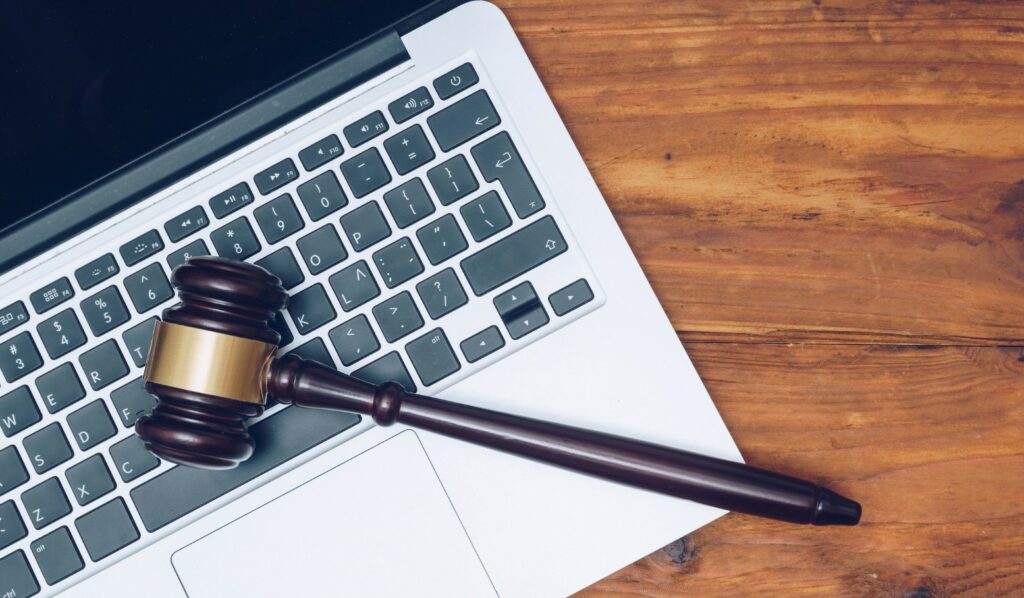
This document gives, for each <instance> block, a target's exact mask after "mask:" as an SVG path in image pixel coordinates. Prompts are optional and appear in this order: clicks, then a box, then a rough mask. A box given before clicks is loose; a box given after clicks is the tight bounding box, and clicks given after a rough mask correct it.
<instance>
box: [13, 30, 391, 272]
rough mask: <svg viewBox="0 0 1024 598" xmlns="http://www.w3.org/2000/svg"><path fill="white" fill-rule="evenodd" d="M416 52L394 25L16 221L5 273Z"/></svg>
mask: <svg viewBox="0 0 1024 598" xmlns="http://www.w3.org/2000/svg"><path fill="white" fill-rule="evenodd" d="M409 59H410V58H409V54H408V52H407V51H406V48H405V44H404V43H402V39H401V37H399V35H398V33H396V32H395V31H393V30H392V31H389V32H386V33H383V34H381V35H380V36H378V37H375V38H372V39H371V40H368V41H364V42H362V43H360V44H359V45H357V46H354V47H351V48H348V49H346V50H344V51H343V52H340V53H339V54H337V55H335V56H334V57H332V58H328V59H326V60H324V61H322V62H320V63H319V64H317V65H314V66H313V67H310V68H309V69H306V70H305V71H303V72H301V73H299V74H298V75H296V76H294V77H292V78H290V79H288V80H287V81H285V82H283V83H281V84H279V85H277V86H275V87H273V88H271V89H270V90H268V91H266V92H264V93H262V94H260V95H259V96H256V97H255V98H253V99H251V100H249V101H247V102H245V103H244V104H242V105H240V106H238V107H236V108H235V109H233V110H230V111H228V112H225V113H224V114H222V115H220V116H218V117H216V118H214V119H212V120H211V121H209V122H207V123H206V124H204V125H201V126H199V127H197V128H195V129H193V130H192V131H190V132H189V133H186V134H184V135H182V136H181V137H178V138H177V139H175V140H173V141H171V142H169V143H167V144H165V145H163V146H161V147H159V148H157V149H156V150H153V151H152V152H149V153H148V154H146V155H144V156H142V157H140V158H139V159H137V160H135V161H133V162H131V163H129V164H127V165H126V166H124V167H122V168H120V169H118V170H116V171H114V172H113V173H111V174H110V175H108V176H106V177H104V178H103V179H100V180H98V181H96V182H94V183H92V184H90V185H89V186H87V187H84V188H82V189H80V190H79V191H77V192H75V193H74V194H72V195H70V196H68V197H66V198H65V199H63V200H62V201H61V202H60V203H58V204H57V205H55V206H52V207H50V208H48V209H46V210H45V211H43V212H39V213H36V214H34V215H32V216H30V217H29V218H26V219H25V220H23V221H22V222H20V223H18V224H16V225H14V226H12V227H11V228H10V229H9V230H8V231H7V232H6V233H4V235H3V236H0V274H3V273H5V272H7V271H9V270H11V269H13V268H14V267H16V266H18V265H19V264H21V263H23V262H25V261H27V260H29V259H31V258H32V257H34V256H36V255H39V254H41V253H44V252H46V251H48V250H50V249H52V248H53V247H55V246H56V245H57V244H59V243H60V242H62V241H64V240H66V239H68V238H69V237H72V236H74V235H76V234H78V233H79V232H81V231H83V230H85V229H86V228H87V227H89V226H92V225H94V224H96V223H98V222H101V221H103V220H105V219H107V218H110V217H111V216H113V215H114V214H116V213H118V212H119V211H121V210H124V209H125V208H128V207H130V206H131V205H133V204H134V203H137V202H138V201H141V200H143V199H145V198H146V197H148V196H150V195H152V194H153V193H155V192H157V191H159V190H160V189H162V188H164V187H167V186H169V185H171V184H173V183H175V182H176V181H179V180H181V179H183V178H185V177H187V176H188V175H190V174H191V173H193V172H195V171H197V170H199V169H201V168H203V167H204V166H207V165H209V164H210V163H211V162H213V161H215V160H217V159H219V158H222V157H224V156H226V155H228V154H230V153H231V152H233V151H235V150H237V149H238V148H240V147H242V146H244V145H246V144H248V143H251V142H252V141H255V140H256V139H259V138H260V137H262V136H264V135H266V134H267V133H270V132H271V131H273V130H275V129H277V128H279V127H281V126H282V125H284V124H286V123H288V122H289V121H292V120H294V119H296V118H298V117H300V116H302V115H303V114H305V113H307V112H309V111H311V110H313V109H315V108H316V107H318V106H320V105H322V104H324V103H326V102H328V101H330V100H331V99H333V98H335V97H337V96H339V95H342V94H343V93H345V92H346V91H348V90H350V89H353V88H355V87H358V86H359V85H361V84H363V83H365V82H367V81H369V80H371V79H373V78H374V77H377V76H379V75H381V74H382V73H384V72H386V71H388V70H391V69H393V68H395V67H396V66H398V65H400V64H402V63H403V62H405V61H408V60H409Z"/></svg>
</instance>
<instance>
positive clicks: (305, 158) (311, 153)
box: [299, 135, 345, 171]
mask: <svg viewBox="0 0 1024 598" xmlns="http://www.w3.org/2000/svg"><path fill="white" fill-rule="evenodd" d="M343 153H345V149H344V148H343V147H342V146H341V140H340V139H338V136H337V135H328V136H327V137H324V138H323V139H321V140H320V141H317V142H316V143H314V144H313V145H311V146H309V147H307V148H305V149H303V150H302V151H300V152H299V162H302V167H303V168H305V169H306V170H307V171H310V170H313V169H315V168H318V167H320V166H323V165H324V164H327V163H328V162H330V161H331V160H333V159H335V158H337V157H338V156H340V155H341V154H343Z"/></svg>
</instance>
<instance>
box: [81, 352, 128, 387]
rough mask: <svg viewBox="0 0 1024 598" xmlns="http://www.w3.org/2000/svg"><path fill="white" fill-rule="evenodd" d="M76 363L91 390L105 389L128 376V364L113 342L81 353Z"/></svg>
mask: <svg viewBox="0 0 1024 598" xmlns="http://www.w3.org/2000/svg"><path fill="white" fill-rule="evenodd" d="M78 362H79V363H80V364H81V365H82V371H84V372H85V379H86V381H88V382H89V386H91V387H92V389H93V390H100V389H101V388H105V387H106V386H108V385H110V384H113V383H114V382H116V381H118V380H120V379H121V378H124V377H125V376H127V375H128V364H126V363H125V362H124V357H122V356H121V350H120V349H118V348H117V343H115V342H114V341H113V340H109V341H107V342H105V343H103V344H102V345H100V346H98V347H95V348H93V349H89V350H88V351H86V352H85V353H82V356H81V357H79V358H78Z"/></svg>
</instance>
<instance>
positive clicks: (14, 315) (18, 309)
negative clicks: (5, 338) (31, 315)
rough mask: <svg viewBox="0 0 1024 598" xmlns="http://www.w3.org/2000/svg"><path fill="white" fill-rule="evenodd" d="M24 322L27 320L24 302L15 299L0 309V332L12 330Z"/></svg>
mask: <svg viewBox="0 0 1024 598" xmlns="http://www.w3.org/2000/svg"><path fill="white" fill-rule="evenodd" d="M25 322H28V312H27V311H26V310H25V304H24V303H22V302H21V301H15V302H14V303H12V304H10V305H8V306H7V307H5V308H4V309H3V310H2V311H0V334H4V333H5V332H7V331H9V330H14V329H15V328H17V327H18V326H21V325H22V324H24V323H25Z"/></svg>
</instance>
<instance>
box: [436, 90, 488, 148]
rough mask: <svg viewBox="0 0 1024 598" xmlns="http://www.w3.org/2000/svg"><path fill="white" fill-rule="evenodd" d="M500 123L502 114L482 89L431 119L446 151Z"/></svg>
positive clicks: (438, 142) (437, 136)
mask: <svg viewBox="0 0 1024 598" xmlns="http://www.w3.org/2000/svg"><path fill="white" fill-rule="evenodd" d="M500 123H501V117H499V116H498V113H497V112H496V111H495V110H494V104H491V99H490V98H489V97H487V92H486V91H484V90H482V89H481V90H480V91H478V92H476V93H474V94H472V95H470V96H468V97H465V98H463V99H461V100H459V101H458V102H457V103H455V104H452V105H451V106H449V107H447V108H445V109H444V110H442V111H440V112H438V113H437V114H435V115H433V116H431V117H430V118H428V119H427V124H428V125H430V130H431V131H433V132H434V138H435V139H437V144H438V145H440V146H441V149H442V150H443V151H446V152H447V151H449V150H452V149H454V148H456V147H458V146H460V145H462V144H463V143H465V142H467V141H469V140H470V139H472V138H474V137H476V136H478V135H482V134H483V133H484V131H488V130H490V129H492V128H494V127H496V126H498V125H499V124H500Z"/></svg>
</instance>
